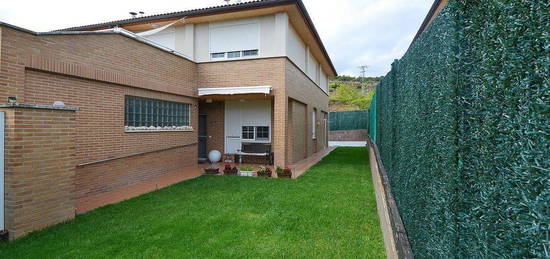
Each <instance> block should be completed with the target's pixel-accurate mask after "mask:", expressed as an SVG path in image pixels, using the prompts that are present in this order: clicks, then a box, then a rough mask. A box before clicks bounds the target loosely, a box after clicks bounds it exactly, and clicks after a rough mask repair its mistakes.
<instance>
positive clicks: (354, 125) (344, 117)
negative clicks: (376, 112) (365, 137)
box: [329, 110, 369, 131]
mask: <svg viewBox="0 0 550 259" xmlns="http://www.w3.org/2000/svg"><path fill="white" fill-rule="evenodd" d="M368 125H369V111H368V110H358V111H345V112H331V113H330V114H329V126H330V130H331V131H336V130H360V129H365V130H366V129H368V128H369V126H368Z"/></svg>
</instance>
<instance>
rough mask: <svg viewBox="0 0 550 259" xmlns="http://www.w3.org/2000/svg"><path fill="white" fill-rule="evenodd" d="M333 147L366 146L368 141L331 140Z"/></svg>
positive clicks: (329, 143)
mask: <svg viewBox="0 0 550 259" xmlns="http://www.w3.org/2000/svg"><path fill="white" fill-rule="evenodd" d="M328 145H329V146H331V147H366V146H367V142H366V141H329V142H328Z"/></svg>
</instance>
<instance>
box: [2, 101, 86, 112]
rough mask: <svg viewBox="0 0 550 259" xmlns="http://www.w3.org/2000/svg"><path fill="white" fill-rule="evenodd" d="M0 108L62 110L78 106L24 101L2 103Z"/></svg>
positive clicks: (73, 109) (76, 108) (69, 109)
mask: <svg viewBox="0 0 550 259" xmlns="http://www.w3.org/2000/svg"><path fill="white" fill-rule="evenodd" d="M0 108H26V109H44V110H62V111H78V110H80V109H79V108H78V107H68V106H50V105H38V104H23V103H14V104H9V103H0Z"/></svg>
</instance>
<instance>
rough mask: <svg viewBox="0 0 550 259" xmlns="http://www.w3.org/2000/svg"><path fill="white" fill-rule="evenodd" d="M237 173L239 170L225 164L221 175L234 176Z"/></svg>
mask: <svg viewBox="0 0 550 259" xmlns="http://www.w3.org/2000/svg"><path fill="white" fill-rule="evenodd" d="M237 173H239V169H237V167H231V164H229V163H226V164H225V166H224V169H223V174H230V175H236V174H237Z"/></svg>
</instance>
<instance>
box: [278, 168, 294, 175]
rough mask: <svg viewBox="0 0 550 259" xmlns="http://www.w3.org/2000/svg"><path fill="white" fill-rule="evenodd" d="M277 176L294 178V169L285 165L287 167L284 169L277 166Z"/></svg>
mask: <svg viewBox="0 0 550 259" xmlns="http://www.w3.org/2000/svg"><path fill="white" fill-rule="evenodd" d="M277 177H279V178H292V170H290V168H288V167H285V169H282V168H281V167H277Z"/></svg>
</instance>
